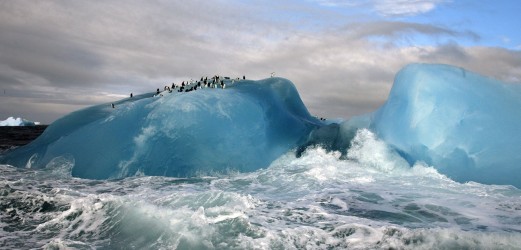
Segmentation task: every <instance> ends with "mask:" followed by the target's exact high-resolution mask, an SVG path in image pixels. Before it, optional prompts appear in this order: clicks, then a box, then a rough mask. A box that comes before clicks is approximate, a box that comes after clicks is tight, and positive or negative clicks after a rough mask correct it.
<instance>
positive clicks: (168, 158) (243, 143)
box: [3, 78, 320, 179]
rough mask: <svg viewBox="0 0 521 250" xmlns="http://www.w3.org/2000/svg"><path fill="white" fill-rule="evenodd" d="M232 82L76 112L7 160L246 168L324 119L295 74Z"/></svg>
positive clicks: (95, 167)
mask: <svg viewBox="0 0 521 250" xmlns="http://www.w3.org/2000/svg"><path fill="white" fill-rule="evenodd" d="M227 83H228V84H227V85H226V88H225V89H221V88H202V89H199V90H197V91H191V92H181V93H179V92H176V91H173V92H172V93H169V92H168V91H164V92H162V93H161V94H160V95H157V96H156V95H155V93H150V94H145V95H141V96H135V97H133V98H127V99H124V100H121V101H119V102H116V103H114V105H115V108H112V107H111V104H110V103H109V104H103V105H98V106H93V107H89V108H86V109H83V110H80V111H76V112H73V113H71V114H69V115H67V116H65V117H63V118H61V119H59V120H57V121H56V122H54V123H53V124H51V125H50V126H49V127H48V128H47V130H46V131H45V132H44V134H42V136H40V137H39V138H38V139H37V140H35V141H34V142H33V143H31V144H29V145H28V146H25V147H22V148H19V149H17V150H15V151H14V152H11V153H10V154H8V155H7V156H6V157H5V159H4V160H3V161H4V162H7V163H9V164H11V165H14V166H27V167H31V168H45V167H48V166H52V165H55V164H69V165H72V166H73V167H72V175H73V176H75V177H81V178H90V179H106V178H122V177H127V176H133V175H136V174H145V175H160V176H174V177H188V176H194V175H211V174H218V173H225V172H229V171H240V172H246V171H254V170H257V169H259V168H265V167H268V166H269V164H270V163H271V162H272V161H273V160H275V159H276V158H278V157H279V156H280V155H282V154H284V153H286V152H287V151H289V150H291V149H292V148H294V147H296V146H297V145H298V144H299V143H300V142H301V141H302V140H304V139H305V137H306V136H307V135H308V134H309V132H310V131H311V130H312V129H313V128H315V127H317V126H319V124H320V121H319V120H317V119H316V118H314V117H312V116H311V115H310V114H309V112H308V111H307V109H306V107H305V106H304V104H303V103H302V101H301V99H300V97H299V94H298V92H297V90H296V89H295V86H294V85H293V83H291V82H290V81H288V80H285V79H282V78H270V79H266V80H261V81H249V80H241V81H234V83H233V84H232V83H231V81H227Z"/></svg>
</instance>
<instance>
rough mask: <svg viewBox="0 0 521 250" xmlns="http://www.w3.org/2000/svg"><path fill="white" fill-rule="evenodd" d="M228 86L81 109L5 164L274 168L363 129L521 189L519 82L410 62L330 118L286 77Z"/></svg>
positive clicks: (110, 173)
mask: <svg viewBox="0 0 521 250" xmlns="http://www.w3.org/2000/svg"><path fill="white" fill-rule="evenodd" d="M226 81H227V85H226V88H224V89H221V88H203V89H199V90H197V91H192V92H186V93H185V92H183V93H178V92H176V91H174V92H172V93H169V92H168V91H165V92H162V94H161V95H155V93H150V94H144V95H140V96H135V97H134V98H127V99H124V100H121V101H119V102H116V103H114V104H115V108H112V107H111V104H110V103H109V104H103V105H98V106H93V107H89V108H86V109H83V110H80V111H77V112H73V113H71V114H69V115H67V116H65V117H63V118H61V119H59V120H57V121H56V122H54V123H53V124H52V125H51V126H49V127H48V128H47V130H46V131H45V133H44V134H43V135H42V136H41V137H39V138H38V139H37V140H35V141H34V142H33V143H31V144H29V145H27V146H25V147H21V148H18V149H16V150H14V151H12V152H9V153H7V154H6V155H4V156H1V157H3V158H1V159H0V162H3V163H8V164H10V165H13V166H17V167H30V168H48V167H52V166H55V165H67V166H71V168H72V175H73V176H76V177H82V178H90V179H107V178H122V177H127V176H134V175H140V174H144V175H159V176H174V177H189V176H198V175H215V174H219V173H228V172H230V171H239V172H251V171H255V170H258V169H260V168H266V167H268V166H270V164H271V163H272V162H273V161H274V160H275V159H277V158H279V157H280V156H281V155H283V154H285V153H288V152H291V151H292V150H295V152H296V154H297V155H298V156H300V155H301V154H302V153H303V152H305V150H308V149H309V148H310V147H313V146H320V147H322V148H324V149H326V150H329V151H340V152H341V153H342V157H341V158H342V159H345V160H356V159H353V158H350V157H349V156H348V155H347V150H348V149H349V147H350V145H351V142H352V139H353V138H354V137H355V135H356V133H357V130H358V129H360V128H364V129H369V130H370V131H372V133H374V134H376V136H377V137H378V140H381V141H383V142H385V143H386V145H387V146H388V147H389V148H390V150H392V151H393V152H394V153H393V154H396V155H398V157H401V158H403V159H405V160H400V162H404V163H405V164H407V163H408V164H409V165H413V164H415V163H417V162H424V163H426V164H428V165H430V166H433V167H434V168H436V169H437V170H438V172H440V173H442V174H444V175H446V176H448V177H450V178H452V179H454V180H456V181H459V182H467V181H475V182H480V183H485V184H510V185H514V186H516V187H518V188H519V187H521V85H520V84H514V83H504V82H500V81H498V80H494V79H491V78H487V77H484V76H480V75H478V74H476V73H472V72H469V71H466V70H464V69H462V68H458V67H453V66H448V65H433V64H412V65H409V66H407V67H405V68H404V69H402V70H401V71H400V72H399V73H398V74H397V76H396V78H395V82H394V85H393V88H392V90H391V92H390V94H389V97H388V100H387V101H386V102H385V104H384V105H383V106H382V107H380V108H379V109H378V110H376V111H375V112H373V113H371V114H367V115H362V116H359V117H354V118H351V119H349V120H347V121H344V122H340V121H337V122H333V121H327V122H323V121H320V120H318V119H316V118H315V117H313V116H312V115H310V114H309V112H308V110H307V109H306V107H305V106H304V104H303V103H302V101H301V99H300V96H299V94H298V92H297V90H296V88H295V86H294V85H293V83H291V82H290V81H288V80H286V79H283V78H268V79H265V80H260V81H250V80H242V81H238V82H235V83H233V84H232V82H231V81H230V80H226Z"/></svg>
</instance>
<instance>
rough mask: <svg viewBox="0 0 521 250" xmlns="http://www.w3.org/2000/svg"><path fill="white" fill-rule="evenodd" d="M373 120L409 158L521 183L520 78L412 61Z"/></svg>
mask: <svg viewBox="0 0 521 250" xmlns="http://www.w3.org/2000/svg"><path fill="white" fill-rule="evenodd" d="M369 127H370V129H371V130H372V131H374V132H375V133H376V134H377V136H378V137H379V138H380V139H382V140H384V141H385V142H386V143H388V144H389V145H391V146H392V147H394V148H395V149H396V150H397V151H398V152H399V153H400V154H401V155H402V156H403V157H404V158H405V159H406V160H407V161H409V163H410V164H413V163H414V162H417V161H422V162H425V163H427V164H429V165H432V166H434V167H435V168H436V169H437V170H438V171H439V172H440V173H443V174H445V175H447V176H448V177H450V178H452V179H453V180H456V181H459V182H467V181H475V182H480V183H485V184H510V185H514V186H516V187H518V188H519V187H521V85H520V84H515V83H511V84H508V83H503V82H501V81H498V80H494V79H491V78H487V77H484V76H481V75H478V74H476V73H473V72H469V71H467V70H465V69H462V68H458V67H453V66H449V65H436V64H412V65H408V66H406V67H405V68H403V69H402V70H401V71H400V72H399V73H398V74H397V75H396V77H395V81H394V85H393V87H392V89H391V92H390V94H389V97H388V99H387V101H386V102H385V104H384V105H383V106H382V107H380V108H379V109H378V110H377V111H376V112H374V113H373V114H371V121H370V125H369Z"/></svg>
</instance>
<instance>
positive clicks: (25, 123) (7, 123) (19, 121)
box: [0, 117, 40, 126]
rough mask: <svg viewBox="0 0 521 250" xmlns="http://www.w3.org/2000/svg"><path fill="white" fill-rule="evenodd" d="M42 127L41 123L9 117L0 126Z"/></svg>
mask: <svg viewBox="0 0 521 250" xmlns="http://www.w3.org/2000/svg"><path fill="white" fill-rule="evenodd" d="M36 125H40V123H39V122H33V121H29V120H26V119H23V118H20V117H18V118H14V117H8V118H7V119H5V120H3V121H0V126H36Z"/></svg>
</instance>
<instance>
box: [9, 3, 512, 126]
mask: <svg viewBox="0 0 521 250" xmlns="http://www.w3.org/2000/svg"><path fill="white" fill-rule="evenodd" d="M519 13H521V1H513V0H496V1H475V0H425V1H421V0H351V1H343V0H298V1H297V0H276V1H275V0H211V1H210V0H176V1H174V0H171V1H166V0H147V1H133V0H129V1H123V0H118V1H116V0H103V1H80V0H77V1H76V0H63V1H61V0H46V1H40V0H17V1H11V0H0V120H4V119H6V118H7V117H9V116H14V117H23V118H25V119H28V120H32V121H39V122H42V123H44V124H50V123H52V122H53V121H54V120H56V119H58V118H60V117H62V116H64V115H66V114H68V113H70V112H72V111H75V110H79V109H82V108H85V107H88V106H91V105H97V104H102V103H110V102H114V101H116V100H119V99H121V98H125V97H128V95H129V94H130V93H131V92H132V93H134V94H140V93H147V92H152V91H155V89H157V88H162V87H163V86H165V85H171V84H172V83H173V82H174V83H180V82H181V81H186V80H189V79H199V78H200V77H201V76H213V75H221V76H230V77H242V76H243V75H244V76H246V78H248V79H264V78H267V77H270V74H271V73H272V72H275V75H276V76H279V77H284V78H287V79H289V80H291V81H292V82H293V83H294V84H295V86H296V87H297V89H298V91H299V93H300V95H301V98H302V100H303V101H304V104H305V105H306V106H307V108H308V110H309V111H310V112H311V114H313V115H315V116H317V117H326V118H345V119H348V118H349V117H352V116H355V115H360V114H366V113H369V112H372V111H374V110H376V109H377V108H378V107H379V106H380V105H382V104H383V103H384V102H385V100H386V98H387V95H388V94H389V91H390V89H391V87H392V84H393V79H394V75H395V74H396V73H397V72H398V71H399V70H400V69H401V68H402V67H404V66H405V65H407V64H410V63H443V64H451V65H455V66H458V67H463V68H465V69H468V70H471V71H474V72H477V73H480V74H483V75H486V76H489V77H493V78H496V79H499V80H502V81H506V82H509V83H519V82H521V31H520V29H519V27H521V18H519Z"/></svg>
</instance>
